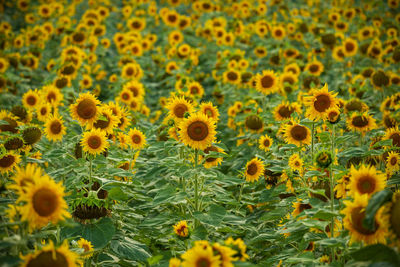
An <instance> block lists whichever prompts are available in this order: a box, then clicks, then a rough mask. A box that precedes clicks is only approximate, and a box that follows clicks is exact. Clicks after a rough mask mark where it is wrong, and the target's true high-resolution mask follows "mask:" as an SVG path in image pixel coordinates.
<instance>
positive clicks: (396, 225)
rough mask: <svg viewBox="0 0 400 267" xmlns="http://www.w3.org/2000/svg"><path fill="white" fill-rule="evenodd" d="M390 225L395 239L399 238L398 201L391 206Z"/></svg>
mask: <svg viewBox="0 0 400 267" xmlns="http://www.w3.org/2000/svg"><path fill="white" fill-rule="evenodd" d="M390 224H391V225H392V229H393V231H394V232H395V233H396V235H397V237H399V236H400V201H396V202H395V203H394V204H393V207H392V210H391V213H390Z"/></svg>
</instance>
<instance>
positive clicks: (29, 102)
mask: <svg viewBox="0 0 400 267" xmlns="http://www.w3.org/2000/svg"><path fill="white" fill-rule="evenodd" d="M38 104H39V93H38V91H37V90H29V91H28V92H26V93H25V94H24V95H23V96H22V105H24V107H26V108H27V109H29V110H32V109H35V107H36V106H37V105H38Z"/></svg>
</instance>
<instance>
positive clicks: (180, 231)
mask: <svg viewBox="0 0 400 267" xmlns="http://www.w3.org/2000/svg"><path fill="white" fill-rule="evenodd" d="M173 227H174V232H175V234H177V235H178V236H181V237H187V236H188V235H189V228H188V224H187V221H180V222H178V223H176V224H175V225H174V226H173Z"/></svg>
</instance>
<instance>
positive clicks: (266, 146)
mask: <svg viewBox="0 0 400 267" xmlns="http://www.w3.org/2000/svg"><path fill="white" fill-rule="evenodd" d="M273 142H274V141H273V140H272V138H271V137H269V136H268V135H263V136H261V137H260V139H259V140H258V143H259V146H258V147H259V148H260V149H262V150H264V151H265V152H267V151H269V150H270V148H271V146H272V144H273Z"/></svg>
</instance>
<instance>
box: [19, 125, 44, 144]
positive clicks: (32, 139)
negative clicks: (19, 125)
mask: <svg viewBox="0 0 400 267" xmlns="http://www.w3.org/2000/svg"><path fill="white" fill-rule="evenodd" d="M41 137H42V131H41V130H40V128H38V127H36V126H29V127H27V128H25V129H24V130H23V131H22V138H23V139H24V142H25V144H26V145H33V144H35V143H37V142H39V140H40V139H41Z"/></svg>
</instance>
